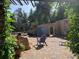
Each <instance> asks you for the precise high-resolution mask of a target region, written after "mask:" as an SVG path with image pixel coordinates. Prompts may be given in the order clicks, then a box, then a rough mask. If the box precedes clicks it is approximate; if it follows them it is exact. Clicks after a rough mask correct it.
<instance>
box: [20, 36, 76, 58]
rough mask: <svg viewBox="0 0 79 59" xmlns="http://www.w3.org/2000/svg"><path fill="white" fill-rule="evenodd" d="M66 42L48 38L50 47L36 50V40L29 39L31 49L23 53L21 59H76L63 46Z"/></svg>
mask: <svg viewBox="0 0 79 59" xmlns="http://www.w3.org/2000/svg"><path fill="white" fill-rule="evenodd" d="M65 41H66V40H63V39H61V38H56V37H53V38H47V40H46V42H47V44H48V46H44V47H43V48H41V49H40V50H36V49H35V48H34V47H33V46H34V45H35V44H36V38H29V42H30V45H31V49H30V50H28V51H24V52H22V54H21V57H20V58H19V59H75V58H74V57H73V54H72V53H71V52H70V51H69V49H68V48H67V47H65V46H61V44H62V42H65Z"/></svg>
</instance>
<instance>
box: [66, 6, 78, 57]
mask: <svg viewBox="0 0 79 59" xmlns="http://www.w3.org/2000/svg"><path fill="white" fill-rule="evenodd" d="M77 7H78V6H75V7H73V6H69V7H67V8H66V13H65V14H66V15H67V17H68V19H69V26H70V29H69V32H68V34H67V39H68V40H69V41H68V42H67V45H68V46H69V47H70V50H71V51H72V52H73V53H74V55H77V56H79V11H77V10H79V8H77Z"/></svg>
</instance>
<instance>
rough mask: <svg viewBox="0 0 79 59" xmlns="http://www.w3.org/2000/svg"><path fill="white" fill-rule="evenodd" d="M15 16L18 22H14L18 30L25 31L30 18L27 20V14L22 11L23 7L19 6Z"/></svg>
mask: <svg viewBox="0 0 79 59" xmlns="http://www.w3.org/2000/svg"><path fill="white" fill-rule="evenodd" d="M14 18H15V20H16V22H15V23H14V26H15V27H16V30H17V31H25V30H27V29H28V28H27V27H28V26H29V25H28V20H27V14H26V13H25V12H24V11H22V9H21V8H18V9H17V10H16V11H15V12H14Z"/></svg>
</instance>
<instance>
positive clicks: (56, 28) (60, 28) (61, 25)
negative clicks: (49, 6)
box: [39, 19, 68, 35]
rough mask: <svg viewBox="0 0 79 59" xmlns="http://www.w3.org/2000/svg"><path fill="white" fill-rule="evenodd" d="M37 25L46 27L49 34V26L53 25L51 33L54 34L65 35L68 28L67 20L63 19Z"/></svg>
mask: <svg viewBox="0 0 79 59" xmlns="http://www.w3.org/2000/svg"><path fill="white" fill-rule="evenodd" d="M39 27H45V28H47V29H48V31H49V34H50V27H53V29H52V30H53V35H55V34H57V35H65V34H66V33H67V30H68V20H67V19H63V20H59V21H56V22H55V23H47V24H42V25H39Z"/></svg>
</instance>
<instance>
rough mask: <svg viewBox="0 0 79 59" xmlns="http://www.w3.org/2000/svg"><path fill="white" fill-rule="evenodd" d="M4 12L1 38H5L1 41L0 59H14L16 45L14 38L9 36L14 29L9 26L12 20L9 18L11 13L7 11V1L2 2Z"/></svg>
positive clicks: (8, 3)
mask: <svg viewBox="0 0 79 59" xmlns="http://www.w3.org/2000/svg"><path fill="white" fill-rule="evenodd" d="M3 3H4V7H3V8H4V12H5V18H4V19H5V27H4V32H3V34H2V36H3V37H4V38H5V39H3V41H4V42H3V44H2V45H0V59H15V58H14V55H15V50H14V46H15V45H16V38H15V37H14V36H12V35H11V32H12V31H13V29H14V27H13V26H11V23H12V22H14V20H13V19H12V18H11V16H12V13H10V11H9V5H10V2H9V0H4V2H3Z"/></svg>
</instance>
